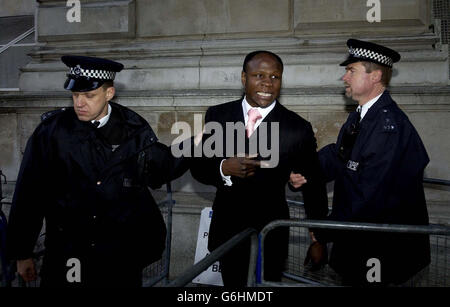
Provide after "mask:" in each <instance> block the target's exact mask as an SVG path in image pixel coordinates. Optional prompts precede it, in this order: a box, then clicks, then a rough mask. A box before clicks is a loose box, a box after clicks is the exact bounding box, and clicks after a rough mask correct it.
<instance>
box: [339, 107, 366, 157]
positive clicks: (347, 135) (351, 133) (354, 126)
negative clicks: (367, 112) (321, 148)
mask: <svg viewBox="0 0 450 307" xmlns="http://www.w3.org/2000/svg"><path fill="white" fill-rule="evenodd" d="M356 113H357V114H356V116H354V117H355V118H354V120H353V122H352V123H350V124H349V125H348V126H347V127H346V128H345V130H344V133H343V135H342V141H341V144H340V146H339V151H338V152H339V156H340V157H341V158H342V159H343V160H344V161H348V159H350V155H351V153H352V150H353V146H354V145H355V142H356V138H357V137H358V134H359V130H360V121H361V108H359V107H358V108H357V109H356Z"/></svg>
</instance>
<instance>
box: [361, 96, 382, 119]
mask: <svg viewBox="0 0 450 307" xmlns="http://www.w3.org/2000/svg"><path fill="white" fill-rule="evenodd" d="M381 95H383V93H381V94H380V95H378V96H377V97H375V98H372V99H370V100H369V101H367V102H366V103H365V104H363V105H362V106H358V108H357V109H360V110H361V120H362V119H363V118H364V116H365V115H366V113H367V111H369V109H370V107H372V106H373V105H374V104H375V102H377V100H378V99H379V98H380V97H381Z"/></svg>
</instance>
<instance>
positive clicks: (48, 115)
mask: <svg viewBox="0 0 450 307" xmlns="http://www.w3.org/2000/svg"><path fill="white" fill-rule="evenodd" d="M65 110H66V108H62V109H57V110H51V111H48V112H45V113H44V114H42V115H41V121H44V120H48V119H49V118H52V117H54V116H55V115H57V114H59V113H62V112H64V111H65Z"/></svg>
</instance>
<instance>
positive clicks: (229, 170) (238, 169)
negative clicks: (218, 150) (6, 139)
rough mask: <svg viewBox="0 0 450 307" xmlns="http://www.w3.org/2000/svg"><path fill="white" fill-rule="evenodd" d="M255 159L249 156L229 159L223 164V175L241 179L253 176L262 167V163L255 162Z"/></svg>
mask: <svg viewBox="0 0 450 307" xmlns="http://www.w3.org/2000/svg"><path fill="white" fill-rule="evenodd" d="M255 158H256V157H249V156H245V157H231V158H228V159H226V160H225V161H224V162H223V164H222V173H223V174H224V175H225V176H236V177H240V178H246V177H250V176H253V175H254V174H255V171H256V169H257V168H259V167H260V166H261V162H260V161H257V160H255Z"/></svg>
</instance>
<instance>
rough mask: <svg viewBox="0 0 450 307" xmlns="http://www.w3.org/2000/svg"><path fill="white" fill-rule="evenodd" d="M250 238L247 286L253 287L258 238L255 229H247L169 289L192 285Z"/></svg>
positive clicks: (186, 272)
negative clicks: (218, 261)
mask: <svg viewBox="0 0 450 307" xmlns="http://www.w3.org/2000/svg"><path fill="white" fill-rule="evenodd" d="M247 238H250V240H251V243H250V263H249V268H248V275H247V286H248V287H253V286H255V284H256V280H255V271H256V263H257V254H258V236H257V232H256V230H255V229H252V228H247V229H246V230H244V231H242V232H241V233H238V234H237V235H235V236H234V237H232V238H231V239H230V240H228V241H227V242H225V243H224V244H222V245H221V246H219V247H218V248H217V249H215V250H214V251H213V252H212V253H211V254H209V255H208V256H206V257H205V258H203V259H202V260H200V261H199V262H197V263H196V264H195V265H194V266H192V267H191V268H189V269H188V270H186V271H185V272H184V273H183V274H181V276H179V277H178V278H176V279H175V280H173V281H172V282H171V283H170V284H169V285H168V286H169V287H184V286H186V285H187V284H188V283H190V282H191V281H192V280H193V279H194V278H195V277H197V276H198V275H199V274H201V273H202V272H203V271H205V270H206V269H208V268H209V266H211V265H212V264H213V263H214V262H216V261H217V260H219V259H220V258H222V257H223V256H224V255H225V254H226V253H227V252H228V251H230V250H231V249H232V248H233V247H235V246H236V245H237V244H239V243H241V242H242V241H244V240H246V239H247Z"/></svg>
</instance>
